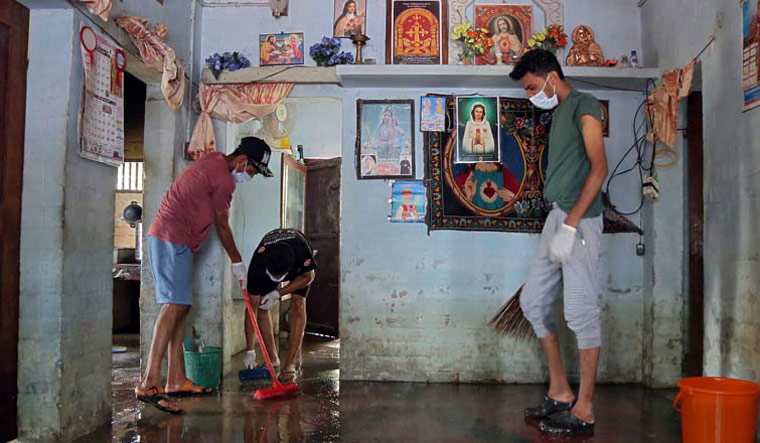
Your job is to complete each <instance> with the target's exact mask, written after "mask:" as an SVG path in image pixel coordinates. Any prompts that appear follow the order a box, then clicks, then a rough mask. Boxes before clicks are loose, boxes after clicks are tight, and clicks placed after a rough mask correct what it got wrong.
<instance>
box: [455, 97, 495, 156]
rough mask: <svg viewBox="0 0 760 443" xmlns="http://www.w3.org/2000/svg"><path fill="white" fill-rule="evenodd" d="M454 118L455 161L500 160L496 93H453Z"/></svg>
mask: <svg viewBox="0 0 760 443" xmlns="http://www.w3.org/2000/svg"><path fill="white" fill-rule="evenodd" d="M456 120H457V125H456V128H457V138H456V140H457V145H456V146H457V149H456V153H457V154H456V163H481V162H498V161H500V160H501V155H500V152H501V151H500V150H499V149H497V146H499V136H500V134H499V99H498V98H497V97H457V99H456Z"/></svg>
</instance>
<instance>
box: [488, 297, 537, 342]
mask: <svg viewBox="0 0 760 443" xmlns="http://www.w3.org/2000/svg"><path fill="white" fill-rule="evenodd" d="M522 289H523V286H522V285H520V287H519V288H518V289H517V292H515V293H514V295H512V297H510V299H509V300H507V302H506V303H504V305H502V307H501V308H500V309H499V312H498V313H497V314H496V315H495V316H494V318H493V319H491V321H490V322H488V324H489V325H490V326H491V327H492V328H493V329H494V330H495V331H496V332H498V333H499V334H502V335H506V336H509V337H512V338H514V339H515V340H517V341H523V340H530V339H532V338H534V337H535V334H533V326H531V324H530V322H529V321H528V319H527V318H525V316H524V315H523V312H522V308H520V294H522Z"/></svg>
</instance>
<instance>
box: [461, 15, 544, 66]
mask: <svg viewBox="0 0 760 443" xmlns="http://www.w3.org/2000/svg"><path fill="white" fill-rule="evenodd" d="M475 28H485V29H488V30H489V33H490V35H491V38H492V39H493V43H494V44H493V47H492V49H491V51H489V52H487V53H485V54H483V55H479V56H476V57H475V64H477V65H513V64H515V62H517V60H518V59H519V58H520V56H522V55H523V53H524V52H525V51H526V50H527V48H528V39H529V38H530V36H531V35H532V34H533V6H528V5H475Z"/></svg>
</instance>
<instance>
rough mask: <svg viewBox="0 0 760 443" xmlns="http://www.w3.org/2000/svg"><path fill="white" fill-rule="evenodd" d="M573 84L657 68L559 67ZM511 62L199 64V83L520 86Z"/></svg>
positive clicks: (642, 74) (643, 76)
mask: <svg viewBox="0 0 760 443" xmlns="http://www.w3.org/2000/svg"><path fill="white" fill-rule="evenodd" d="M562 69H563V71H564V73H565V76H566V77H567V78H568V79H569V80H570V82H571V83H572V84H575V85H577V86H578V87H581V88H583V89H605V88H618V89H626V90H635V91H643V90H644V88H645V87H646V82H647V80H649V79H655V80H657V79H659V77H660V70H659V69H657V68H639V69H635V68H626V69H617V68H598V67H593V68H592V67H570V66H565V67H563V68H562ZM510 72H512V67H511V66H475V65H339V66H332V67H326V68H325V67H315V66H266V67H250V68H245V69H239V70H237V71H234V72H222V74H221V75H220V76H219V79H216V78H214V76H213V75H212V74H211V71H210V70H209V69H208V68H204V69H203V75H202V80H203V82H204V83H208V84H212V83H274V82H289V83H298V84H336V85H341V86H342V87H344V88H452V89H453V88H467V89H521V86H520V84H519V83H518V82H516V81H514V80H512V79H510V78H509V73H510Z"/></svg>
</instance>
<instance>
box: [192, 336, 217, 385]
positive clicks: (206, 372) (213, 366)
mask: <svg viewBox="0 0 760 443" xmlns="http://www.w3.org/2000/svg"><path fill="white" fill-rule="evenodd" d="M201 349H202V350H203V352H193V351H192V350H188V347H185V349H184V353H185V375H186V376H187V378H189V379H190V380H192V381H193V383H195V384H196V385H198V386H203V387H206V388H211V389H216V388H218V387H219V383H220V382H221V377H222V348H220V347H219V346H204V347H203V348H201Z"/></svg>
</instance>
